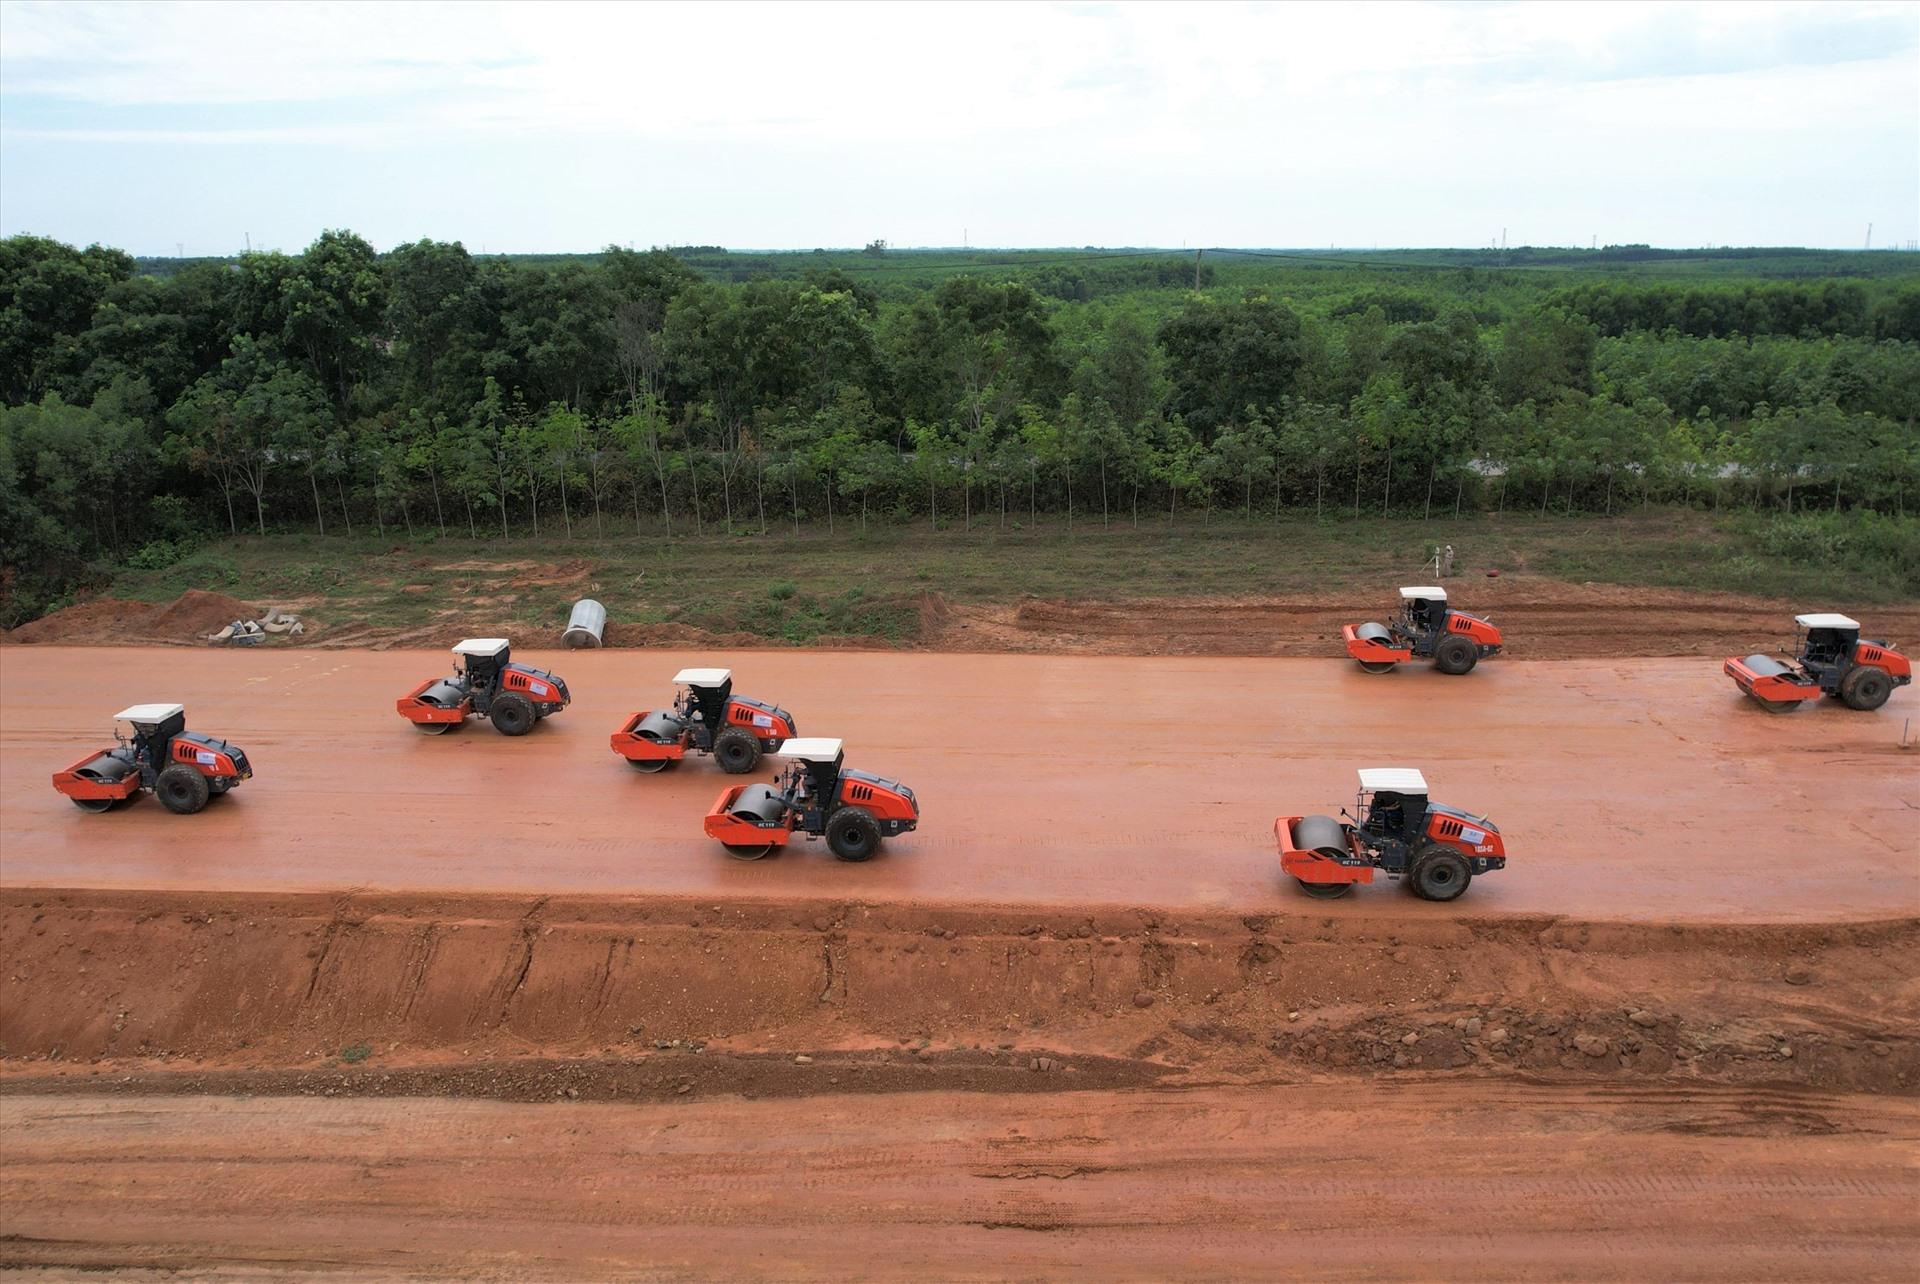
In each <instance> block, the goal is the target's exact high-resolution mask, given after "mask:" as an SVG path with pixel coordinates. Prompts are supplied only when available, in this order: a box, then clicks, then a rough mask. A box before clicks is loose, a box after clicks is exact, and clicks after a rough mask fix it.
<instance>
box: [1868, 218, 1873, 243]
mask: <svg viewBox="0 0 1920 1284" xmlns="http://www.w3.org/2000/svg"><path fill="white" fill-rule="evenodd" d="M1867 248H1868V249H1872V248H1873V224H1871V223H1869V224H1867Z"/></svg>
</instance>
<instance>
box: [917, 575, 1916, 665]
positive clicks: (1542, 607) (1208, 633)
mask: <svg viewBox="0 0 1920 1284" xmlns="http://www.w3.org/2000/svg"><path fill="white" fill-rule="evenodd" d="M1448 588H1449V592H1450V593H1451V596H1452V598H1453V601H1454V605H1455V606H1457V607H1459V608H1460V609H1461V610H1466V611H1472V612H1474V613H1476V614H1479V615H1486V616H1489V617H1491V618H1492V620H1493V621H1494V623H1495V624H1497V625H1499V626H1500V628H1501V630H1502V632H1503V633H1504V635H1505V637H1506V639H1507V645H1506V652H1505V653H1506V654H1507V655H1510V656H1513V657H1514V658H1517V659H1534V660H1569V659H1587V658H1595V657H1602V658H1604V657H1614V656H1675V655H1716V656H1724V655H1733V654H1739V653H1744V652H1752V651H1772V650H1774V649H1775V648H1777V647H1780V646H1783V645H1786V644H1787V643H1789V642H1790V640H1791V638H1792V636H1793V632H1794V630H1793V616H1794V614H1795V613H1796V611H1798V610H1808V609H1814V608H1815V607H1818V609H1822V610H1833V609H1839V610H1852V611H1853V613H1854V614H1855V615H1856V616H1857V617H1858V618H1859V619H1860V620H1861V621H1862V622H1863V623H1864V624H1865V626H1866V632H1867V634H1868V635H1869V636H1871V637H1877V638H1882V639H1885V640H1887V641H1890V642H1893V643H1894V644H1896V645H1899V644H1901V643H1903V642H1904V643H1909V644H1913V643H1920V604H1915V603H1905V604H1901V605H1897V606H1873V607H1865V606H1862V607H1858V608H1851V607H1848V606H1847V605H1846V604H1844V603H1842V604H1837V605H1836V604H1830V603H1814V604H1803V605H1801V606H1799V607H1795V606H1791V605H1788V604H1785V603H1780V602H1767V601H1762V600H1759V599H1755V598H1745V597H1740V596H1737V595H1735V594H1730V593H1698V592H1691V591H1687V590H1682V589H1654V588H1630V587H1621V586H1618V585H1611V584H1568V583H1564V582H1561V581H1558V580H1548V579H1541V578H1538V577H1534V576H1503V577H1501V578H1499V579H1486V578H1473V579H1466V578H1462V579H1458V580H1450V581H1448ZM1397 606H1398V601H1397V599H1396V598H1395V596H1394V590H1393V589H1391V588H1384V589H1382V590H1380V591H1379V592H1374V593H1361V592H1358V591H1354V590H1347V591H1342V592H1338V593H1328V594H1319V595H1313V596H1302V597H1238V598H1149V599H1138V600H1130V601H1081V600H1074V601H1062V600H1057V599H1044V598H1033V597H1029V598H1026V599H1023V600H1021V601H1018V602H1008V603H993V604H985V605H968V604H963V603H940V604H938V605H937V607H935V608H933V609H923V610H922V613H921V621H922V633H921V637H920V644H921V645H922V646H925V647H927V648H929V649H931V650H936V651H1019V652H1039V653H1049V654H1055V653H1057V654H1075V655H1261V656H1266V655H1283V656H1324V655H1339V654H1342V652H1341V649H1340V629H1341V627H1342V626H1343V625H1347V624H1358V623H1362V622H1364V621H1367V620H1380V621H1384V620H1386V619H1387V618H1388V616H1390V615H1391V614H1392V613H1393V611H1394V610H1395V609H1397Z"/></svg>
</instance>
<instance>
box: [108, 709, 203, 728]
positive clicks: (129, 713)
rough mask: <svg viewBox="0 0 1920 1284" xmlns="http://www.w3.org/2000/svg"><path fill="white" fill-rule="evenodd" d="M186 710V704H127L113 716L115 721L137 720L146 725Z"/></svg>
mask: <svg viewBox="0 0 1920 1284" xmlns="http://www.w3.org/2000/svg"><path fill="white" fill-rule="evenodd" d="M186 711H187V710H186V706H184V705H178V704H136V705H129V706H128V707H127V708H125V709H122V710H121V711H120V712H118V713H116V714H114V715H113V716H114V719H115V720H116V721H120V722H137V723H139V724H140V725H142V726H146V725H147V724H149V723H154V722H165V721H166V720H167V719H168V718H171V717H173V716H174V715H175V714H181V713H185V712H186Z"/></svg>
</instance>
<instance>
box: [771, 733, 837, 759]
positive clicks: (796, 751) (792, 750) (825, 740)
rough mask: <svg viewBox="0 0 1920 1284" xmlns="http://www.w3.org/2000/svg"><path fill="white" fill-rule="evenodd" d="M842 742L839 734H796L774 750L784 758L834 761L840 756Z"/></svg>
mask: <svg viewBox="0 0 1920 1284" xmlns="http://www.w3.org/2000/svg"><path fill="white" fill-rule="evenodd" d="M841 743H842V742H841V741H840V739H839V738H838V737H837V736H795V737H794V738H793V739H791V740H789V741H786V742H785V743H784V744H782V745H781V746H780V747H779V748H778V749H775V750H774V751H773V752H774V753H775V754H776V755H778V756H779V757H782V758H800V759H804V760H805V761H807V762H832V761H833V760H834V759H835V758H838V757H839V756H840V745H841Z"/></svg>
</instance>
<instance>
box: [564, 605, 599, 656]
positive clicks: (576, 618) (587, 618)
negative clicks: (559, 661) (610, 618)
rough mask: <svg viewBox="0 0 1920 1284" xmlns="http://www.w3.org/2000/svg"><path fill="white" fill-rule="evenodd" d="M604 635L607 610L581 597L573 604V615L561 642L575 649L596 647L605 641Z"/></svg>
mask: <svg viewBox="0 0 1920 1284" xmlns="http://www.w3.org/2000/svg"><path fill="white" fill-rule="evenodd" d="M606 633H607V608H606V607H604V606H602V605H600V604H599V603H598V602H596V601H594V600H593V599H592V598H590V597H583V598H581V599H580V600H579V601H578V602H575V603H574V604H573V615H572V617H571V618H570V619H568V621H567V631H566V633H565V634H564V635H563V637H562V639H561V640H562V641H564V642H565V643H566V644H567V645H568V646H570V647H573V648H575V649H579V648H581V647H596V646H599V645H600V644H601V643H602V642H604V641H605V640H606Z"/></svg>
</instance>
